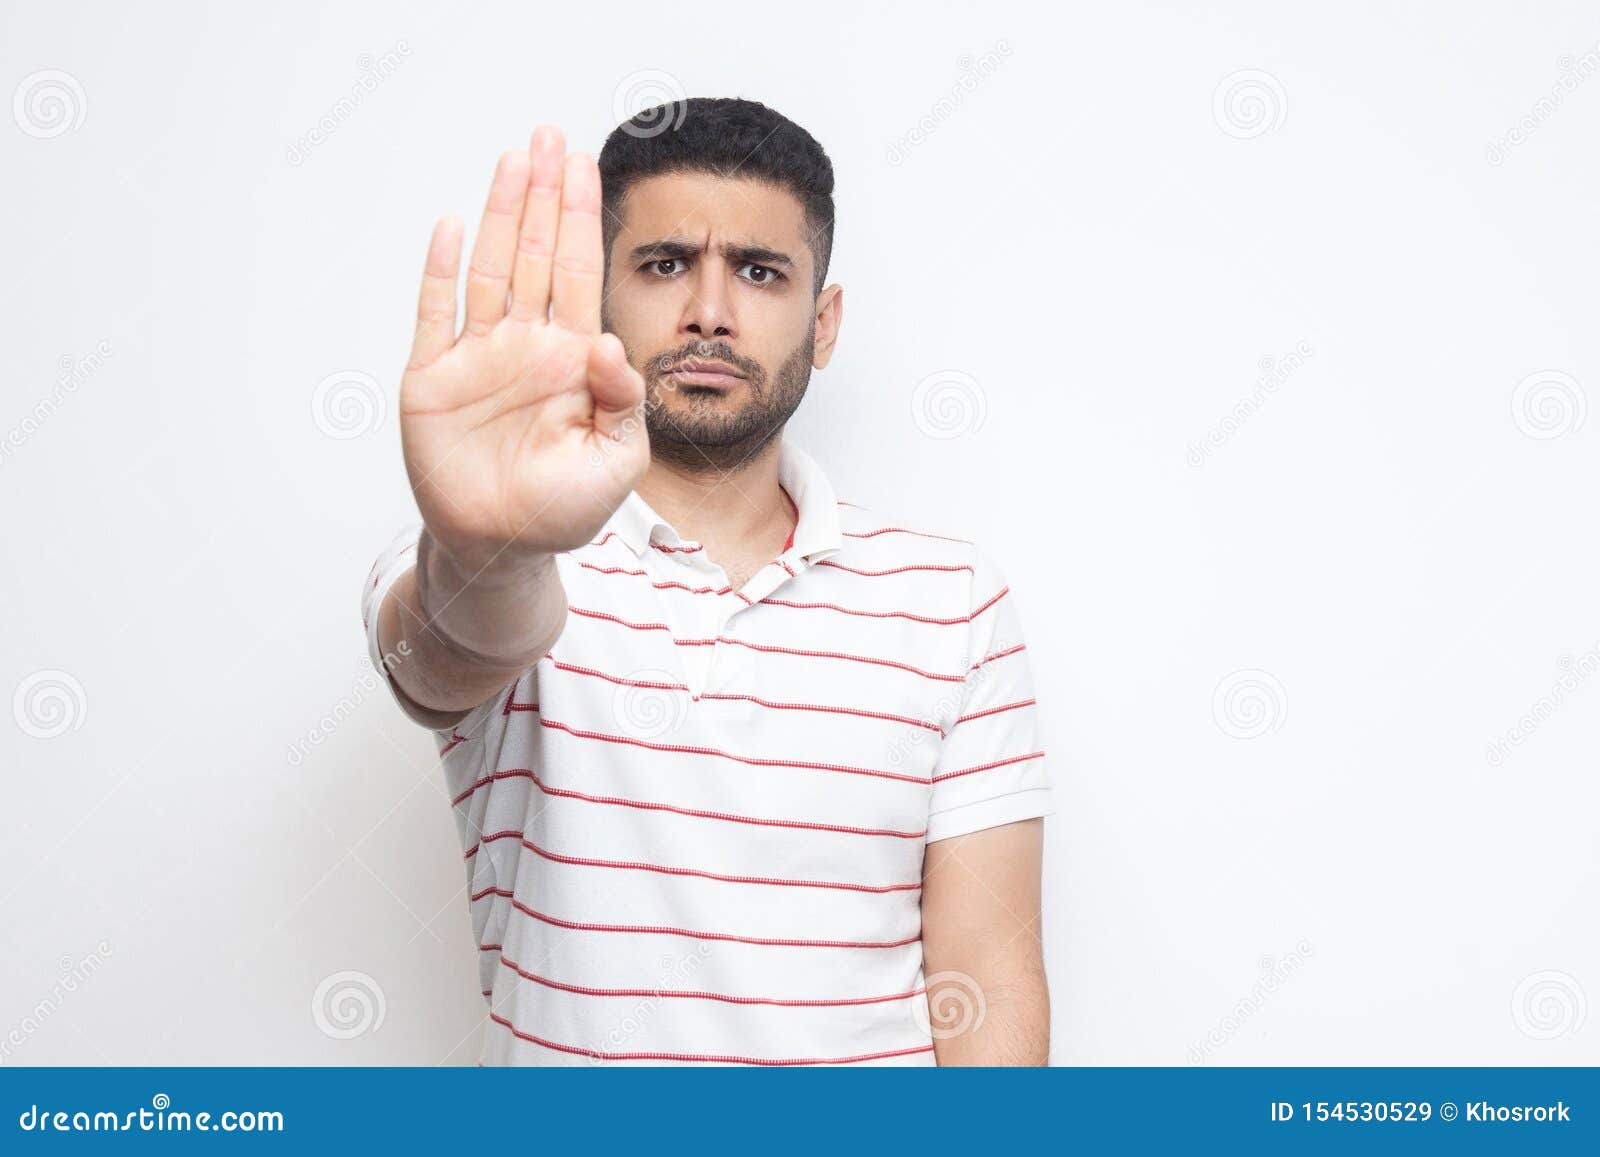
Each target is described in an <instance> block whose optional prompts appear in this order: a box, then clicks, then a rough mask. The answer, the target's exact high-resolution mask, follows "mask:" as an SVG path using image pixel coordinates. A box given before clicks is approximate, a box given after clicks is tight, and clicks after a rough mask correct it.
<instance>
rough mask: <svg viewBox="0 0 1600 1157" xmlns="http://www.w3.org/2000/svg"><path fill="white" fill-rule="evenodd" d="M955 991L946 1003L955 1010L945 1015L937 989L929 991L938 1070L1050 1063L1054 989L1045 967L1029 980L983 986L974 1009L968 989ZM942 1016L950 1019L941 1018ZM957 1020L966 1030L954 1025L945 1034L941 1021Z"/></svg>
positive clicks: (1022, 978)
mask: <svg viewBox="0 0 1600 1157" xmlns="http://www.w3.org/2000/svg"><path fill="white" fill-rule="evenodd" d="M951 987H952V988H953V989H954V990H955V991H952V992H950V993H949V994H948V995H947V997H946V1000H947V1001H949V1002H950V1003H951V1004H952V1005H954V1007H953V1008H951V1009H941V1003H943V1002H942V1001H941V995H940V990H939V988H938V987H930V988H929V990H928V1007H929V1012H930V1014H931V1015H930V1020H931V1022H932V1026H933V1030H934V1031H933V1052H934V1057H935V1059H937V1060H938V1062H939V1064H940V1066H942V1067H943V1066H958V1065H1009V1066H1025V1065H1046V1064H1049V1063H1050V989H1049V985H1048V984H1047V983H1046V981H1045V975H1044V969H1043V967H1042V966H1041V967H1040V968H1039V969H1038V970H1037V971H1036V972H1034V971H1031V970H1030V974H1029V975H1024V976H1019V977H1016V978H1015V979H1013V980H1010V981H1004V982H999V981H990V982H988V983H987V984H984V985H982V995H981V998H980V1003H979V1004H978V1005H977V1008H976V1009H974V1008H973V1007H972V1005H971V1004H970V1003H968V1002H970V1001H971V1000H972V999H973V995H974V994H973V993H972V992H971V991H970V988H968V989H967V990H966V991H962V990H961V989H962V986H960V985H953V986H951ZM958 1002H959V1003H958ZM979 1009H981V1016H982V1019H981V1020H978V1010H979ZM942 1012H944V1013H946V1014H947V1015H945V1016H944V1017H941V1013H942ZM956 1017H966V1018H967V1020H968V1025H967V1026H965V1027H963V1026H961V1025H959V1024H951V1025H950V1026H949V1029H950V1030H951V1031H948V1032H944V1033H943V1034H941V1023H942V1020H948V1019H953V1018H956Z"/></svg>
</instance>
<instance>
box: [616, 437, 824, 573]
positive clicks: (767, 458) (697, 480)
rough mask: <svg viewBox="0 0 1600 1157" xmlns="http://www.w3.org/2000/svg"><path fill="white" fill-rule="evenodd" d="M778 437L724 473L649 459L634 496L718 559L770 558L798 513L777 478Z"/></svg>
mask: <svg viewBox="0 0 1600 1157" xmlns="http://www.w3.org/2000/svg"><path fill="white" fill-rule="evenodd" d="M780 442H781V437H780V438H774V439H773V440H772V441H771V442H769V443H768V444H767V445H766V446H765V447H763V448H762V450H761V451H760V453H758V454H756V455H754V456H752V457H751V458H749V459H748V460H747V461H745V462H743V463H741V464H740V466H739V468H738V469H737V470H735V471H733V472H732V473H728V474H722V473H720V472H718V471H716V470H714V469H708V470H706V471H705V472H704V473H694V472H690V471H686V470H684V469H683V468H682V467H680V466H678V465H677V464H675V463H667V462H663V461H661V460H659V459H658V460H654V461H652V462H651V463H650V468H649V469H648V470H647V471H645V475H644V477H643V478H642V479H641V480H640V481H639V485H638V487H637V490H638V493H639V497H641V498H643V499H644V500H645V501H646V502H647V503H649V504H650V508H651V509H652V510H654V511H655V512H656V513H657V514H659V515H660V516H661V517H662V518H664V519H665V520H666V521H667V522H669V523H671V524H672V527H673V529H674V530H676V531H677V532H678V533H679V534H680V535H681V536H682V537H683V538H685V539H686V540H688V541H690V542H700V543H704V544H705V547H706V553H707V554H708V555H709V556H710V557H712V558H713V559H715V560H717V561H718V562H724V560H727V561H732V560H734V559H736V558H737V557H738V556H740V555H742V554H745V553H748V552H754V553H755V554H760V555H765V556H766V557H769V558H770V557H775V556H776V555H777V554H778V553H779V551H781V549H782V547H783V543H784V540H785V539H787V538H788V536H789V533H790V531H792V530H793V529H794V526H795V520H796V517H797V515H798V511H797V510H796V509H795V506H794V504H793V502H792V501H791V500H790V499H789V496H788V495H787V494H785V493H784V490H783V487H782V486H780V485H779V483H778V456H779V446H780Z"/></svg>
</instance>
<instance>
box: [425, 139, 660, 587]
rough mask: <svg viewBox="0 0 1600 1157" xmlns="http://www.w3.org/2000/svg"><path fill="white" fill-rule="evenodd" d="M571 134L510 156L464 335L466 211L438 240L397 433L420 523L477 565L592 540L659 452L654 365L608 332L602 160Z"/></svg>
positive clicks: (480, 252)
mask: <svg viewBox="0 0 1600 1157" xmlns="http://www.w3.org/2000/svg"><path fill="white" fill-rule="evenodd" d="M564 147H565V146H564V142H563V139H562V135H561V132H560V130H558V129H555V128H553V127H550V126H540V128H539V129H538V130H536V131H535V132H534V134H533V143H532V147H531V150H530V152H521V151H514V152H508V153H506V154H505V155H504V156H502V157H501V158H500V164H499V166H498V168H497V169H496V170H495V176H494V184H493V186H492V188H491V189H490V191H489V200H488V204H487V205H486V206H485V208H484V212H483V222H482V224H481V225H480V226H479V229H478V237H477V241H476V243H475V244H474V246H473V250H472V263H471V265H470V267H469V268H468V270H467V290H466V325H465V326H464V327H463V329H462V332H461V334H460V336H459V337H458V336H457V335H456V279H457V274H458V271H459V268H460V262H461V225H460V222H459V221H458V220H457V219H455V218H446V219H444V220H441V221H440V222H439V223H438V224H437V225H436V226H435V227H434V232H433V239H432V242H431V244H430V245H429V248H428V262H427V269H426V272H425V274H424V276H423V280H422V293H421V297H420V300H419V303H418V308H417V329H416V338H415V342H414V344H413V347H412V351H411V361H410V364H409V365H408V366H407V367H406V372H405V377H404V378H403V380H402V381H401V383H400V435H401V442H402V446H403V448H404V451H405V460H406V471H407V473H408V474H409V476H410V479H411V487H412V490H413V492H414V493H415V494H416V499H417V506H418V508H419V509H420V510H421V512H422V520H423V523H424V525H425V526H426V528H427V531H428V533H429V534H430V535H431V536H432V538H433V540H434V542H435V543H436V544H437V545H438V547H439V548H440V549H441V550H443V551H444V552H445V553H446V554H448V555H449V556H450V557H451V559H452V561H453V562H454V563H455V564H456V566H457V567H458V568H459V569H461V570H462V571H464V572H466V573H468V574H476V573H478V572H479V571H482V570H485V569H494V570H502V569H505V570H515V569H520V568H522V567H523V566H525V565H526V564H527V563H529V562H530V561H533V560H537V559H538V558H539V557H540V556H545V555H550V554H554V553H557V552H559V551H564V550H571V549H573V548H575V547H577V546H580V545H582V544H583V543H585V542H588V541H590V539H591V538H592V537H593V536H594V534H595V533H596V532H597V531H598V530H599V529H600V527H601V526H603V525H604V524H605V522H606V520H607V519H608V518H609V517H610V516H611V514H612V512H613V511H615V510H616V509H617V507H618V506H620V505H621V504H622V501H623V499H624V498H626V497H627V496H628V492H629V491H631V490H632V489H633V488H634V485H635V484H636V483H637V482H638V481H639V478H640V477H641V476H642V475H643V474H644V471H645V468H646V467H647V466H648V465H649V462H650V445H649V439H648V436H647V435H646V433H645V430H644V423H643V421H642V420H641V419H640V417H639V411H640V409H641V407H642V404H643V402H644V379H643V378H642V377H641V376H640V375H639V373H638V371H636V370H634V369H633V368H632V367H631V366H630V365H629V364H628V362H627V358H626V356H625V355H624V353H623V349H622V343H621V342H620V341H618V340H617V338H616V337H615V335H611V334H602V333H601V332H600V294H601V286H602V282H603V278H604V268H605V266H604V260H603V254H602V251H601V229H600V212H601V208H600V172H599V169H598V167H597V166H596V164H595V162H594V159H593V158H592V157H589V156H585V155H582V154H574V155H572V156H570V157H565V159H564V160H563V150H564ZM630 417H631V419H632V420H630Z"/></svg>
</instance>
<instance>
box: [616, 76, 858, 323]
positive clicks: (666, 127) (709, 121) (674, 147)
mask: <svg viewBox="0 0 1600 1157" xmlns="http://www.w3.org/2000/svg"><path fill="white" fill-rule="evenodd" d="M662 173H714V174H716V175H717V176H719V177H744V178H748V179H751V180H757V181H766V182H768V183H770V184H774V185H777V186H780V187H781V188H784V189H787V190H788V191H789V192H790V193H793V194H794V196H795V197H797V198H798V199H799V201H800V204H801V206H802V208H803V209H804V210H805V218H804V220H805V229H806V235H807V237H808V238H809V239H810V242H809V243H810V247H811V256H812V264H813V265H814V266H815V277H814V278H813V281H814V284H813V286H812V294H813V295H815V294H818V293H821V292H822V287H823V285H824V284H825V283H826V280H827V276H828V258H829V257H830V256H831V255H832V253H833V162H831V161H830V160H828V154H827V153H825V152H823V151H822V146H821V145H819V144H818V143H817V141H816V138H815V137H813V136H812V135H811V134H810V133H808V132H806V130H805V129H803V128H801V127H800V126H799V125H797V124H795V123H794V122H793V121H791V120H789V119H788V118H787V117H785V116H782V115H781V114H779V113H776V112H774V111H773V110H772V109H770V108H768V107H767V106H766V105H764V104H760V103H758V102H756V101H753V100H740V99H737V98H733V97H704V96H697V97H690V98H688V99H687V100H680V101H673V102H672V103H670V104H663V105H657V106H655V107H654V108H648V109H645V110H643V111H642V112H638V113H635V114H634V115H633V116H632V117H630V118H629V119H627V120H625V121H623V122H622V123H621V124H620V125H618V126H617V127H616V128H615V129H613V130H612V132H611V135H610V136H609V137H607V138H606V143H605V147H604V148H602V149H601V150H600V190H601V199H602V202H603V204H604V210H603V212H602V214H601V216H602V218H603V220H604V224H603V227H602V228H603V234H604V239H605V248H606V261H607V263H608V266H609V263H610V259H611V242H612V241H613V240H614V239H615V238H616V235H617V231H618V229H619V228H620V226H621V220H622V203H623V200H624V199H625V198H626V197H627V195H628V190H629V189H630V188H631V187H632V185H633V183H634V182H635V181H638V180H642V179H644V178H646V177H654V176H657V175H659V174H662Z"/></svg>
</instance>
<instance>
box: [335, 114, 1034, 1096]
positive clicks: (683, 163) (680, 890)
mask: <svg viewBox="0 0 1600 1157" xmlns="http://www.w3.org/2000/svg"><path fill="white" fill-rule="evenodd" d="M602 194H603V195H602ZM832 194H833V170H832V165H831V164H830V162H829V161H828V158H827V156H826V155H825V154H824V153H823V151H822V149H821V147H820V146H819V145H818V144H817V142H816V141H815V140H813V139H812V137H811V136H810V135H809V134H808V133H807V132H805V130H803V129H801V128H800V127H799V126H797V125H795V124H793V123H791V122H790V121H788V120H786V119H785V118H783V117H781V116H779V115H778V114H777V113H775V112H773V111H772V110H770V109H768V108H766V107H764V106H762V105H760V104H756V103H753V102H750V101H743V100H709V99H695V100H689V101H687V102H681V103H679V104H677V105H673V106H668V107H667V108H662V109H655V110H651V111H649V112H646V113H641V114H640V115H639V116H637V117H635V118H633V119H632V120H630V121H628V122H626V123H624V124H623V125H621V126H620V127H619V128H618V129H617V130H616V131H615V132H613V133H612V134H611V136H610V138H609V139H608V140H607V142H606V144H605V147H604V149H602V151H601V154H600V159H599V164H598V166H597V165H596V162H595V161H594V160H593V159H592V158H590V157H588V156H585V155H582V154H572V155H566V154H565V145H564V142H563V139H562V136H561V134H560V133H559V132H558V131H557V130H555V129H554V128H550V127H540V128H539V129H537V130H536V131H535V132H534V134H533V140H532V144H531V146H530V148H529V149H528V151H526V152H522V151H517V152H509V153H506V154H505V155H504V156H502V157H501V159H500V163H499V167H498V168H497V170H496V172H495V176H494V181H493V185H492V187H491V189H490V192H489V198H488V204H487V206H486V208H485V211H484V214H483V219H482V223H481V225H480V227H479V230H478V235H477V238H476V241H475V242H474V245H473V251H472V258H471V263H470V265H469V268H468V271H467V285H466V294H465V307H466V308H465V314H466V316H465V323H464V325H463V327H462V330H461V332H460V334H459V335H458V334H457V332H456V282H457V277H458V271H459V264H460V254H461V247H462V226H461V223H460V222H459V221H458V220H456V219H454V218H446V219H444V220H441V221H440V222H439V223H438V224H437V225H436V226H435V229H434V233H433V238H432V241H431V244H430V246H429V249H428V256H427V264H426V271H425V274H424V277H423V284H422V292H421V299H420V304H419V308H418V316H417V327H416V337H415V343H414V347H413V349H412V353H411V359H410V363H409V364H408V365H407V367H406V371H405V375H404V378H403V381H402V383H401V387H400V414H401V438H402V443H403V450H404V455H405V463H406V469H407V472H408V474H409V477H410V481H411V486H412V489H413V492H414V494H415V497H416V501H417V505H418V507H419V509H420V511H421V514H422V525H421V527H420V528H417V529H414V530H411V531H408V532H406V533H404V534H402V535H401V536H400V538H399V539H397V540H396V541H395V542H394V544H393V545H392V546H391V547H390V548H389V550H388V551H387V552H386V553H385V554H384V556H383V557H382V558H380V559H379V561H378V564H377V566H375V567H374V569H373V572H372V574H370V575H369V576H368V581H367V583H366V588H365V592H364V603H363V616H364V618H365V620H366V624H367V630H368V643H369V647H370V649H371V651H372V655H373V658H374V661H375V662H376V663H378V664H379V665H380V667H381V668H382V669H384V670H386V671H387V672H388V673H389V675H390V677H391V686H392V687H393V689H394V692H395V695H396V698H397V700H398V702H399V703H400V705H401V707H402V708H403V709H404V710H405V711H406V713H407V714H408V715H409V716H410V717H411V718H412V719H414V720H415V721H417V722H418V723H421V724H423V725H425V726H427V727H429V728H431V729H433V730H434V731H435V732H436V734H437V739H438V742H439V747H440V751H441V759H442V762H443V765H444V771H445V776H446V779H447V782H448V786H449V790H450V796H451V798H452V800H453V801H454V808H455V817H456V822H457V827H458V829H459V831H460V834H461V838H462V842H463V849H464V852H465V856H466V870H467V879H468V885H469V887H468V893H469V904H470V910H471V914H472V923H473V929H474V931H475V933H476V936H477V939H478V942H479V947H480V957H479V960H480V971H481V978H482V982H483V995H484V996H485V998H486V999H487V1001H488V1004H489V1012H488V1019H489V1021H490V1022H491V1023H490V1024H489V1025H488V1026H487V1028H486V1030H485V1033H486V1035H485V1039H484V1045H483V1052H482V1056H481V1061H482V1063H485V1064H540V1065H542V1064H587V1063H625V1064H626V1063H632V1064H665V1063H696V1062H698V1063H706V1062H711V1063H725V1064H763V1065H788V1064H819V1063H822V1064H935V1063H937V1064H1031V1065H1038V1064H1044V1063H1045V1061H1046V1057H1047V1041H1048V1024H1049V1003H1048V996H1047V992H1046V986H1045V978H1044V971H1043V966H1042V961H1041V952H1040V943H1039V876H1040V855H1041V834H1042V819H1041V818H1040V817H1042V816H1044V815H1047V814H1050V813H1051V807H1050V799H1049V787H1048V783H1047V780H1046V778H1045V773H1044V768H1043V761H1042V758H1041V756H1042V753H1041V752H1040V751H1039V750H1038V744H1037V741H1036V734H1035V721H1034V711H1035V707H1034V699H1033V693H1032V690H1031V680H1030V675H1029V671H1028V659H1027V655H1026V653H1025V651H1024V650H1023V644H1022V640H1021V638H1020V635H1019V626H1018V619H1017V615H1016V611H1015V608H1014V606H1013V600H1012V598H1011V597H1010V595H1009V594H1008V592H1007V589H1006V586H1005V583H1004V581H1003V579H1002V577H1001V575H1000V572H999V571H998V570H997V569H996V567H995V566H994V564H993V563H992V562H991V561H990V560H989V559H988V558H987V557H986V556H985V555H984V554H982V553H980V552H979V551H978V550H976V549H975V548H974V547H973V545H972V544H971V543H968V542H965V541H962V540H960V539H955V538H950V537H946V536H941V535H938V534H931V533H927V532H924V531H921V530H918V529H915V528H913V527H912V526H910V525H907V524H906V523H904V522H901V521H896V520H890V519H885V518H883V517H880V516H878V515H877V514H874V513H873V512H872V511H870V510H868V509H866V508H864V507H861V506H856V505H852V504H850V503H845V502H840V501H838V500H837V499H836V498H835V496H834V493H833V491H832V489H831V488H830V486H829V483H828V480H827V478H826V476H825V475H824V474H823V472H822V471H821V469H820V468H819V467H818V466H817V464H816V463H815V462H814V461H813V460H812V459H811V458H809V457H808V456H806V455H805V454H804V453H802V452H801V451H800V450H799V449H798V448H796V447H795V446H793V445H791V444H790V443H789V442H787V441H785V440H784V438H783V429H784V424H785V422H786V421H787V420H788V418H789V416H790V415H791V414H792V413H793V412H794V410H795V408H796V407H797V406H798V405H799V403H800V399H801V397H802V395H803V394H804V393H805V388H806V383H807V381H808V379H809V376H810V372H811V369H812V368H813V367H815V368H817V369H821V368H823V367H824V366H826V365H827V363H828V361H829V359H830V358H831V356H832V354H833V350H834V347H835V345H836V343H837V342H838V339H839V330H840V322H841V319H842V317H843V301H844V299H843V291H842V290H841V288H840V287H839V286H838V285H826V284H825V282H826V273H827V266H828V257H829V250H830V248H831V245H832V238H833V196H832Z"/></svg>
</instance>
